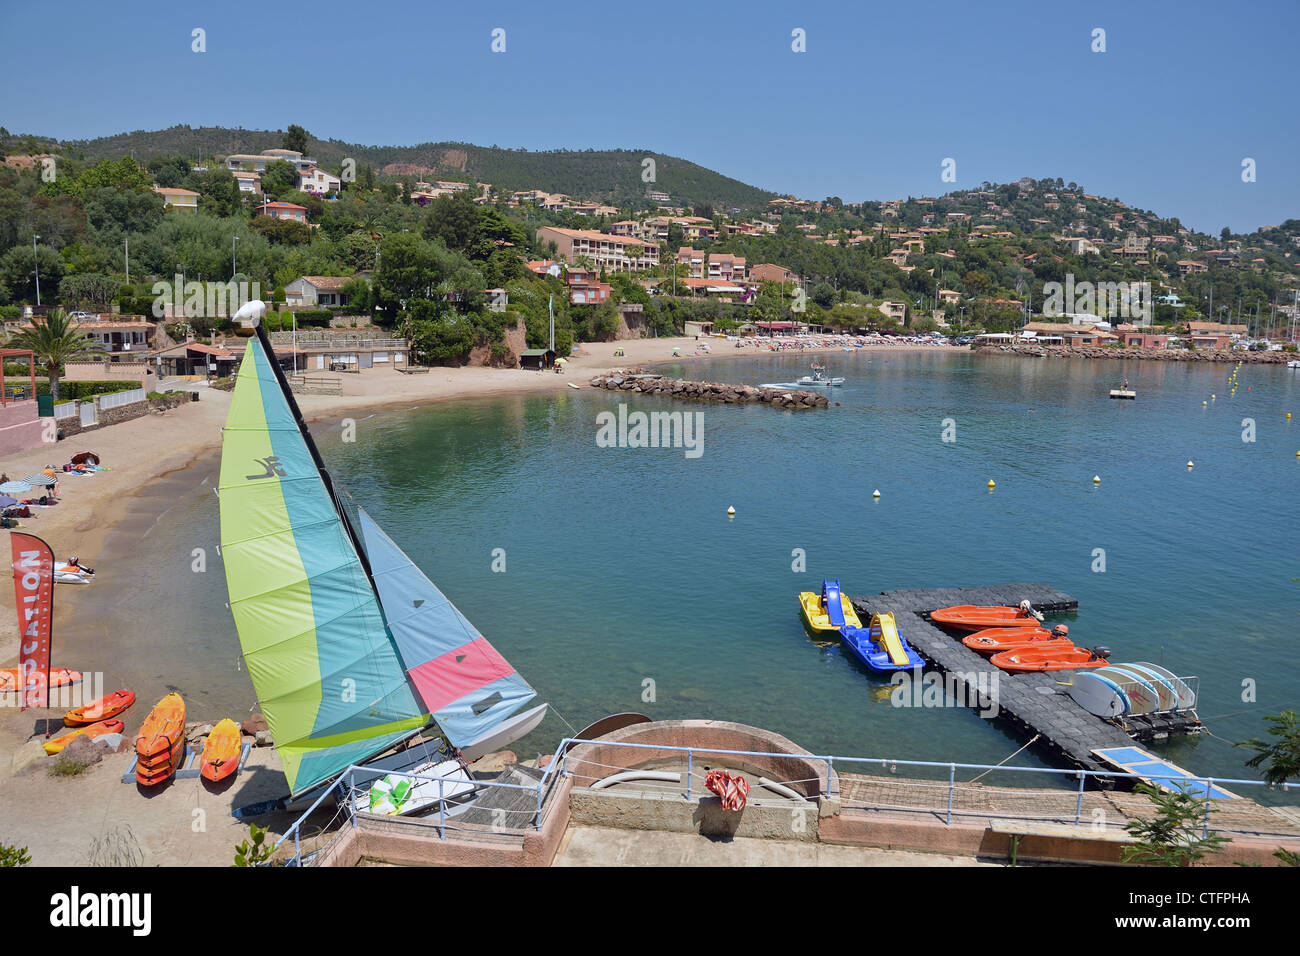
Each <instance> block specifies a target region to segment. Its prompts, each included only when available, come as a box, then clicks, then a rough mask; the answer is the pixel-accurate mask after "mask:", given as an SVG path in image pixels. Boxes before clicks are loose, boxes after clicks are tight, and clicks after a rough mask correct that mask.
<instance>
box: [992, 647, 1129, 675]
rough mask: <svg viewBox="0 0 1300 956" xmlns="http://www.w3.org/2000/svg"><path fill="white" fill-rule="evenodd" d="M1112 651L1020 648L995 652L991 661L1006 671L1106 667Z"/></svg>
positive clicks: (1100, 649) (1080, 648) (1101, 649)
mask: <svg viewBox="0 0 1300 956" xmlns="http://www.w3.org/2000/svg"><path fill="white" fill-rule="evenodd" d="M1108 656H1110V652H1109V651H1107V650H1106V649H1105V648H1097V650H1096V651H1095V652H1094V651H1091V650H1088V649H1087V648H1086V647H1076V648H1074V649H1073V650H1059V651H1050V650H1043V651H1039V650H1018V651H1003V652H1002V653H1001V654H994V655H993V656H992V657H991V658H989V660H990V661H992V663H993V665H994V666H995V667H1000V668H1002V669H1003V670H1004V671H1013V672H1015V671H1073V670H1079V669H1081V668H1088V667H1106V666H1108V665H1109V664H1110V661H1108V660H1106V658H1107V657H1108Z"/></svg>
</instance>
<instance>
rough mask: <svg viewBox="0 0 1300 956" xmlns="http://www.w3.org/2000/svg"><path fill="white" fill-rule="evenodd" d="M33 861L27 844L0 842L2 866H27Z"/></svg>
mask: <svg viewBox="0 0 1300 956" xmlns="http://www.w3.org/2000/svg"><path fill="white" fill-rule="evenodd" d="M30 862H32V858H31V856H30V855H29V854H28V853H27V847H25V846H21V847H20V846H13V845H11V844H8V843H0V866H26V865H27V864H28V863H30Z"/></svg>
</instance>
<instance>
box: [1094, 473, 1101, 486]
mask: <svg viewBox="0 0 1300 956" xmlns="http://www.w3.org/2000/svg"><path fill="white" fill-rule="evenodd" d="M1092 483H1093V484H1094V485H1099V484H1101V476H1100V475H1093V476H1092Z"/></svg>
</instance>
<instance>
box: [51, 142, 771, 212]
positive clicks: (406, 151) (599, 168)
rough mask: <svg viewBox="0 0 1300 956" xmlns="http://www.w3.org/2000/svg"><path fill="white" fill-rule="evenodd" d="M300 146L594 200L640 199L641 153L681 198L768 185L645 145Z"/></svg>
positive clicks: (405, 171) (743, 194) (121, 149)
mask: <svg viewBox="0 0 1300 956" xmlns="http://www.w3.org/2000/svg"><path fill="white" fill-rule="evenodd" d="M283 136H284V134H283V132H280V131H276V130H249V129H226V128H224V127H219V126H201V127H197V128H193V127H189V126H173V127H171V128H170V129H163V130H152V131H150V130H137V131H135V132H131V133H119V134H117V135H115V136H104V137H100V138H99V139H90V140H70V141H67V142H65V143H64V144H63V147H64V149H66V150H68V151H69V152H72V153H74V154H81V155H84V156H85V157H86V158H87V159H96V160H97V159H104V158H108V159H117V158H119V157H121V156H125V155H128V154H129V155H131V156H133V157H134V158H135V160H136V161H137V162H140V163H147V162H148V161H149V160H150V159H152V158H153V157H155V156H166V155H178V156H184V157H186V158H188V159H190V160H192V161H193V160H201V159H205V158H208V157H211V156H225V155H227V154H229V153H259V152H261V151H262V150H264V149H273V148H276V147H278V146H280V145H281V140H282V138H283ZM308 152H309V154H310V155H311V156H312V158H314V159H316V160H317V161H319V162H320V163H322V164H324V165H325V166H326V167H331V168H333V169H334V170H335V171H336V172H337V169H338V167H339V164H340V163H341V162H342V161H343V159H344V158H346V157H350V158H352V159H355V160H356V161H357V163H358V165H361V164H367V165H369V166H371V167H373V168H374V169H375V171H376V172H378V173H381V174H387V175H399V176H410V175H413V174H416V173H417V171H418V174H419V175H421V176H425V177H440V178H445V179H460V180H478V181H480V182H488V183H491V184H492V185H493V186H495V187H496V188H498V189H501V190H516V189H534V188H536V189H543V190H546V191H547V192H560V193H565V194H567V195H570V196H572V197H574V198H575V199H587V200H600V201H602V202H608V203H611V204H613V205H621V204H624V203H631V204H635V203H637V202H638V201H641V202H644V200H645V194H646V190H647V184H646V183H644V182H643V181H642V179H641V172H642V161H643V160H644V159H645V158H646V157H651V158H653V159H654V161H655V165H656V170H655V173H656V176H655V180H656V181H655V182H654V183H653V184H652V185H650V186H649V188H653V189H657V190H661V191H663V192H666V193H668V194H669V195H670V196H671V197H672V201H673V202H675V203H678V204H682V205H694V204H696V203H708V204H711V205H713V206H714V207H715V208H718V209H728V208H731V207H737V208H741V209H754V208H758V207H761V206H764V205H765V204H766V203H767V201H768V200H769V199H771V198H772V197H773V196H775V195H776V194H775V193H771V192H767V191H766V190H762V189H758V188H756V187H754V186H749V185H747V184H745V183H742V182H740V181H739V180H736V179H731V178H730V177H727V176H723V175H721V174H720V173H716V172H714V171H713V170H711V169H705V168H704V167H703V166H699V165H697V164H695V163H692V162H689V161H688V160H685V159H680V158H678V157H676V156H665V155H663V154H662V153H656V152H653V151H651V150H627V149H618V150H581V151H580V150H547V151H540V152H534V151H530V150H525V149H501V148H499V147H496V146H475V145H472V144H469V143H421V144H419V145H417V146H361V145H358V144H355V143H345V142H343V141H341V140H334V139H331V140H322V139H316V138H309V139H308Z"/></svg>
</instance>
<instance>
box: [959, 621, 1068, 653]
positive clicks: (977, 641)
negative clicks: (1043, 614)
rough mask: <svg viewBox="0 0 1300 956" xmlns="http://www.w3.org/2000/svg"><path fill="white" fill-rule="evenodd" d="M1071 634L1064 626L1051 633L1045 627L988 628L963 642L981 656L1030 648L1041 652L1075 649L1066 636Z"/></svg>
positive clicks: (968, 636)
mask: <svg viewBox="0 0 1300 956" xmlns="http://www.w3.org/2000/svg"><path fill="white" fill-rule="evenodd" d="M1069 633H1070V629H1069V628H1068V627H1066V626H1065V625H1064V624H1057V625H1056V626H1055V627H1053V628H1052V629H1051V630H1050V631H1049V630H1048V629H1047V628H1045V627H986V628H984V630H982V631H975V632H974V633H972V634H967V635H966V636H965V637H963V638H962V639H961V642H962V644H964V645H965V646H966V647H969V648H970V649H971V650H972V651H975V652H977V653H979V654H998V653H1000V652H1002V651H1010V650H1019V649H1020V648H1030V647H1032V648H1037V649H1040V650H1041V649H1043V648H1048V647H1050V648H1052V649H1056V648H1068V647H1073V646H1074V642H1073V641H1071V640H1070V639H1069V637H1067V636H1066V635H1068V634H1069Z"/></svg>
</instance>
